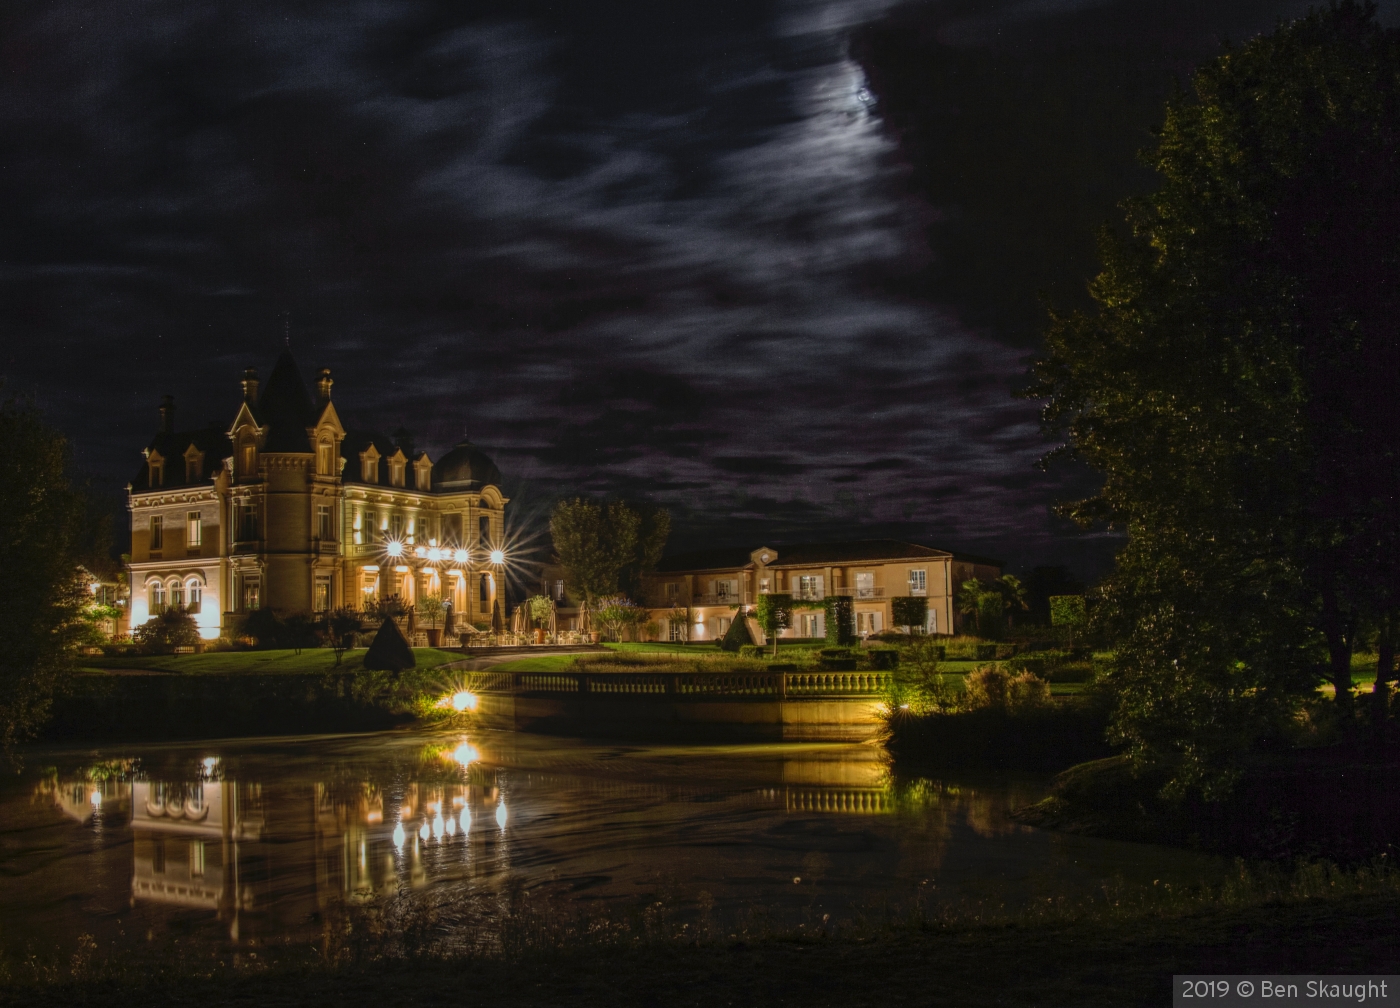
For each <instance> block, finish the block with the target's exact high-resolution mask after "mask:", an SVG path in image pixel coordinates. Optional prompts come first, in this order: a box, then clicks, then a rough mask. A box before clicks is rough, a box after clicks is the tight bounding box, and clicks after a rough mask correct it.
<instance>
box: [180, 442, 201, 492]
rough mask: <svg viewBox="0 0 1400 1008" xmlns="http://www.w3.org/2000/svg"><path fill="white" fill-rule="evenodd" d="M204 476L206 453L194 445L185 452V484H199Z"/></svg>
mask: <svg viewBox="0 0 1400 1008" xmlns="http://www.w3.org/2000/svg"><path fill="white" fill-rule="evenodd" d="M203 474H204V452H202V451H200V450H199V449H198V448H196V447H195V446H194V445H190V446H189V448H187V449H186V450H185V482H186V483H198V482H199V477H200V476H201V475H203Z"/></svg>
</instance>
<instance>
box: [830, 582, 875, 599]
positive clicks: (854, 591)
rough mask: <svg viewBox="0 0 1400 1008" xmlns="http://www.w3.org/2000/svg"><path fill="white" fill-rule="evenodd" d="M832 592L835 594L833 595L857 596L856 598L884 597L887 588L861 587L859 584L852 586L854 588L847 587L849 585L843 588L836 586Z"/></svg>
mask: <svg viewBox="0 0 1400 1008" xmlns="http://www.w3.org/2000/svg"><path fill="white" fill-rule="evenodd" d="M832 594H833V595H844V596H846V597H847V598H855V599H882V598H884V597H885V589H884V588H875V587H871V588H862V587H860V586H859V585H857V586H855V587H852V588H847V587H843V588H834V589H832Z"/></svg>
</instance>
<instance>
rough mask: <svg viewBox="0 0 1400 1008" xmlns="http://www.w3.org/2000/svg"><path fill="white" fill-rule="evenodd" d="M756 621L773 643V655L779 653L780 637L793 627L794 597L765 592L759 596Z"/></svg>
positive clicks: (755, 610) (755, 612)
mask: <svg viewBox="0 0 1400 1008" xmlns="http://www.w3.org/2000/svg"><path fill="white" fill-rule="evenodd" d="M754 619H755V620H757V622H758V628H759V629H760V630H762V631H763V632H764V634H765V635H767V637H768V639H769V640H770V641H772V643H773V654H774V655H777V653H778V635H779V634H780V633H782V632H783V631H784V630H786V629H787V628H788V627H790V626H792V596H791V595H788V594H786V593H783V592H764V593H762V594H760V595H759V596H758V604H757V605H756V606H754Z"/></svg>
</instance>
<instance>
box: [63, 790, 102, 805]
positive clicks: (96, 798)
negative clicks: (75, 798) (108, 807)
mask: <svg viewBox="0 0 1400 1008" xmlns="http://www.w3.org/2000/svg"><path fill="white" fill-rule="evenodd" d="M69 793H70V794H71V793H72V792H69ZM92 803H93V804H94V805H101V804H102V792H101V791H94V792H93V793H92Z"/></svg>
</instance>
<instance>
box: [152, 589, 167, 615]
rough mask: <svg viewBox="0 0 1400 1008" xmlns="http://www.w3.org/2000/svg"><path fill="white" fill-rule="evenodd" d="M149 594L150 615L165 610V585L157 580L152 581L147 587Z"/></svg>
mask: <svg viewBox="0 0 1400 1008" xmlns="http://www.w3.org/2000/svg"><path fill="white" fill-rule="evenodd" d="M148 591H149V594H150V599H149V602H150V606H151V615H153V616H155V615H159V614H160V613H163V612H165V585H163V584H160V583H159V582H152V583H151V584H150V586H149V587H148Z"/></svg>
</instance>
